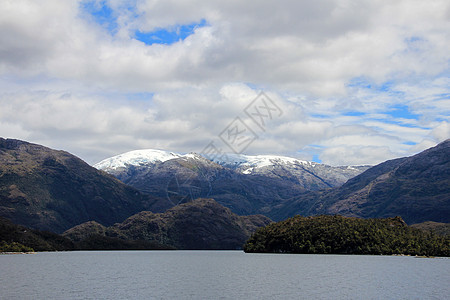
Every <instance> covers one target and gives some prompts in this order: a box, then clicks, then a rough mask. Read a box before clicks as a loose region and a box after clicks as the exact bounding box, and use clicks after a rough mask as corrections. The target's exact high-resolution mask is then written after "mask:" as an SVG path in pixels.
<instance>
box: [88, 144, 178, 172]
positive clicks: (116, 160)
mask: <svg viewBox="0 0 450 300" xmlns="http://www.w3.org/2000/svg"><path fill="white" fill-rule="evenodd" d="M182 156H183V155H181V154H179V153H175V152H169V151H163V150H155V149H145V150H134V151H130V152H126V153H123V154H119V155H116V156H113V157H110V158H107V159H104V160H102V161H101V162H99V163H97V164H95V165H94V168H97V169H100V170H106V169H119V168H125V167H126V166H128V165H133V166H141V165H145V164H149V163H155V162H164V161H167V160H170V159H174V158H180V157H182Z"/></svg>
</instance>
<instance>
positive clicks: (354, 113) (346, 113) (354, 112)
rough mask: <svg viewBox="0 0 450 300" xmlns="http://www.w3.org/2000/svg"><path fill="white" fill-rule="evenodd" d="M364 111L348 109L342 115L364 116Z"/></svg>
mask: <svg viewBox="0 0 450 300" xmlns="http://www.w3.org/2000/svg"><path fill="white" fill-rule="evenodd" d="M365 114H366V113H363V112H360V111H348V112H345V113H343V114H342V115H343V116H346V117H360V116H364V115H365Z"/></svg>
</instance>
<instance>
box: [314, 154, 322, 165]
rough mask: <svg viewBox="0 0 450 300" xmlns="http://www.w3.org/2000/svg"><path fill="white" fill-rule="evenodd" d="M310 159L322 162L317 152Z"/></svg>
mask: <svg viewBox="0 0 450 300" xmlns="http://www.w3.org/2000/svg"><path fill="white" fill-rule="evenodd" d="M312 161H313V162H316V163H322V160H321V159H320V158H319V155H318V154H314V155H313V158H312Z"/></svg>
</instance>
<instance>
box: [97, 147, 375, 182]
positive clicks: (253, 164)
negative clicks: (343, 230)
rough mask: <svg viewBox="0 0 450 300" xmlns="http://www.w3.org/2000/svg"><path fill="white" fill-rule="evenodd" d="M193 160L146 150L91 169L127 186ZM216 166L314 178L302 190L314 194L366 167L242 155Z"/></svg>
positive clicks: (194, 156) (191, 155)
mask: <svg viewBox="0 0 450 300" xmlns="http://www.w3.org/2000/svg"><path fill="white" fill-rule="evenodd" d="M188 158H190V159H193V160H194V161H195V160H197V161H198V162H199V163H200V161H203V163H204V161H205V158H203V157H201V156H200V155H199V154H196V153H188V154H181V153H176V152H169V151H164V150H155V149H146V150H135V151H130V152H127V153H123V154H120V155H117V156H113V157H110V158H107V159H105V160H102V161H101V162H99V163H97V164H95V165H94V167H95V168H97V169H100V170H103V171H106V172H108V173H111V174H112V175H114V176H116V177H118V178H119V179H120V180H122V181H126V182H128V176H125V173H126V174H129V175H131V174H130V171H132V172H131V173H134V172H135V171H136V169H140V170H141V171H142V170H146V171H148V170H149V169H151V168H154V167H155V166H156V165H157V164H160V163H164V162H166V161H169V160H172V159H188ZM214 163H217V164H218V165H220V166H222V167H224V168H227V169H230V170H233V171H235V172H238V173H240V174H243V175H265V176H269V177H286V176H288V177H292V176H293V177H296V178H297V179H298V180H300V181H305V180H306V181H307V179H305V172H306V175H309V176H311V175H313V176H315V177H316V179H318V180H319V181H321V184H316V185H314V186H309V187H308V186H305V189H307V190H309V189H312V190H317V189H320V188H327V187H334V186H339V185H342V184H344V183H345V182H346V181H347V180H348V179H350V178H352V177H354V176H356V175H358V174H360V173H362V172H363V171H365V170H367V169H368V168H369V167H368V166H338V167H333V166H328V165H325V164H320V163H316V162H311V161H304V160H299V159H296V158H292V157H286V156H276V155H255V156H252V155H243V154H228V155H227V156H226V160H219V159H217V160H214ZM301 185H303V184H301Z"/></svg>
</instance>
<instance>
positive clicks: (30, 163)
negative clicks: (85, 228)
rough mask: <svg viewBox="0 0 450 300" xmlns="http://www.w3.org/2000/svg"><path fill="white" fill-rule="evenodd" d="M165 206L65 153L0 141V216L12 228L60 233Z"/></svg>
mask: <svg viewBox="0 0 450 300" xmlns="http://www.w3.org/2000/svg"><path fill="white" fill-rule="evenodd" d="M168 207H169V205H168V204H167V201H165V200H163V199H159V198H157V197H154V196H150V195H144V194H141V193H140V192H139V191H137V190H136V189H134V188H132V187H129V186H127V185H125V184H123V183H122V182H120V181H119V180H117V179H116V178H114V177H113V176H110V175H108V174H106V173H105V172H102V171H99V170H97V169H95V168H93V167H91V166H89V165H88V164H87V163H85V162H83V161H82V160H81V159H79V158H77V157H75V156H73V155H71V154H69V153H67V152H64V151H56V150H52V149H49V148H46V147H43V146H40V145H36V144H31V143H27V142H24V141H19V140H14V139H3V138H0V216H2V217H5V218H8V219H10V220H11V221H13V222H14V223H16V224H21V225H25V226H28V227H31V228H35V229H42V230H50V231H53V232H63V231H65V230H67V229H69V228H71V227H73V226H75V225H78V224H80V223H83V222H86V221H91V220H95V221H97V222H99V223H102V224H104V225H112V224H114V223H116V222H120V221H123V220H124V219H125V218H127V217H129V216H131V215H133V214H135V213H137V212H140V211H142V210H152V211H164V210H165V209H167V208H168Z"/></svg>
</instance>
